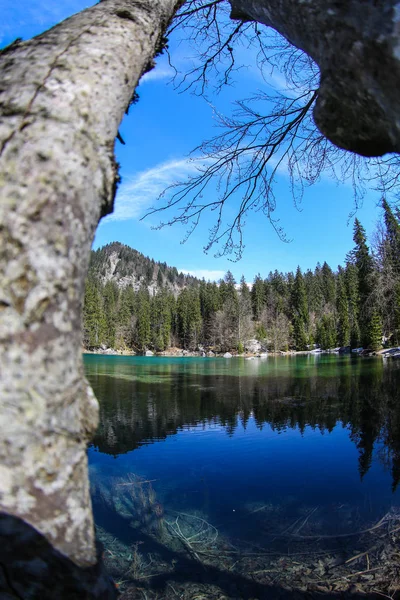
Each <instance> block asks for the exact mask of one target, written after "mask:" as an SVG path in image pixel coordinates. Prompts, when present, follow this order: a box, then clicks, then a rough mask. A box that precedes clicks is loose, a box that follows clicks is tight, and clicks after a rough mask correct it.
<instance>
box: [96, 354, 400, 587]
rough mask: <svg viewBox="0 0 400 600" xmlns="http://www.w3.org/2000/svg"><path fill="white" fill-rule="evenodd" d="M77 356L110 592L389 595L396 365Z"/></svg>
mask: <svg viewBox="0 0 400 600" xmlns="http://www.w3.org/2000/svg"><path fill="white" fill-rule="evenodd" d="M84 363H85V369H86V374H87V377H88V379H89V381H90V383H91V385H92V386H93V389H94V391H95V393H96V395H97V397H98V399H99V401H100V426H99V429H98V432H97V434H96V436H95V438H94V440H93V444H92V445H91V447H90V448H89V451H88V453H89V465H90V476H91V485H92V497H93V505H94V512H95V519H96V524H97V527H98V535H99V537H100V539H101V540H102V542H103V544H104V545H105V559H106V562H107V563H108V567H109V569H110V572H111V574H112V575H113V576H114V578H115V579H116V580H118V582H119V585H120V587H121V591H122V592H123V593H124V597H126V598H131V597H132V598H134V597H135V598H141V597H143V598H144V597H145V596H146V597H147V598H167V597H168V598H169V597H171V598H173V597H181V598H188V599H189V598H195V597H204V598H222V597H226V598H264V597H265V598H274V597H276V598H278V597H279V598H280V597H285V594H293V593H296V594H300V596H301V595H302V594H308V593H310V592H312V591H313V590H314V591H315V589H314V588H315V587H317V588H318V587H319V588H321V589H320V590H319V592H320V593H347V592H349V593H350V591H349V590H350V588H351V586H352V585H355V584H356V585H360V586H361V588H360V590H361V591H367V592H368V593H369V594H370V595H371V593H374V591H376V592H379V593H387V592H389V591H390V590H389V588H388V585H389V584H387V583H385V581H386V579H387V574H385V573H383V572H382V571H383V569H382V559H381V558H380V555H379V553H382V552H386V555H388V543H389V542H390V540H392V541H393V536H394V534H393V533H391V532H393V531H394V529H395V527H396V526H397V524H398V516H397V511H398V507H399V506H400V502H399V494H398V491H397V484H398V481H399V478H400V407H399V405H398V404H399V403H398V401H399V392H398V389H399V383H400V369H399V365H398V363H396V362H395V361H393V362H387V361H382V359H381V358H379V357H378V358H367V359H365V358H364V359H361V358H358V357H354V356H329V355H328V356H327V355H323V356H313V355H306V356H295V357H269V358H268V359H258V360H257V359H256V360H252V361H247V360H245V359H242V358H234V359H231V360H223V359H213V358H164V357H162V358H160V357H151V358H145V357H119V356H118V357H114V356H96V355H88V356H85V358H84ZM383 533H384V535H382V534H383ZM377 536H378V538H379V539H378V541H377ZM379 540H380V541H379ZM377 544H378V546H379V544H380V546H379V548H378V550H376V549H375V554H376V557H375V556H374V555H373V552H371V551H370V554H371V556H370V555H369V554H368V552H367V551H368V548H369V547H370V546H374V545H375V546H376V545H377ZM393 544H394V542H393ZM394 551H395V549H394V550H393V552H394ZM363 552H365V554H364V555H363V556H362V557H361V558H359V559H357V558H356V559H354V560H353V561H351V562H350V563H347V562H346V561H348V560H349V559H351V558H352V557H354V556H357V553H358V554H363ZM389 554H390V553H389ZM387 558H388V556H387ZM389 558H390V557H389ZM362 561H364V562H362ZM367 561H368V564H367ZM373 561H375V562H373ZM372 562H373V565H372V566H371V563H372ZM386 562H387V566H388V568H389V562H390V561H389V560H387V561H386ZM343 565H344V566H343ZM368 565H369V568H367V566H368ZM350 568H352V569H353V570H352V573H357V572H358V571H366V572H367V575H368V577H369V579H367V580H366V583H365V582H364V581H363V578H364V577H365V574H364V573H363V574H361V575H357V576H355V579H352V577H354V575H351V574H350V571H349V569H350ZM332 569H333V571H332ZM343 569H347V570H345V571H343ZM372 569H373V570H372ZM370 571H371V572H370ZM378 574H379V576H380V579H379V578H378V577H377V575H378ZM336 576H337V578H338V581H336V582H335V583H333V582H334V580H335V577H336ZM346 577H347V579H346ZM371 577H372V579H371ZM385 577H386V579H385ZM391 579H392V580H393V575H391ZM335 586H336V587H335ZM363 586H364V587H363ZM368 586H369V587H368ZM385 586H386V587H385ZM383 587H384V589H383ZM141 590H143V591H141ZM174 590H175V592H176V595H175V592H174ZM316 592H318V589H317V590H316ZM353 592H354V590H353ZM135 594H136V595H135ZM300 596H299V597H300ZM290 597H294V596H293V595H291V596H290ZM302 597H303V596H302ZM304 597H308V596H304ZM332 597H334V596H332ZM377 597H378V596H377Z"/></svg>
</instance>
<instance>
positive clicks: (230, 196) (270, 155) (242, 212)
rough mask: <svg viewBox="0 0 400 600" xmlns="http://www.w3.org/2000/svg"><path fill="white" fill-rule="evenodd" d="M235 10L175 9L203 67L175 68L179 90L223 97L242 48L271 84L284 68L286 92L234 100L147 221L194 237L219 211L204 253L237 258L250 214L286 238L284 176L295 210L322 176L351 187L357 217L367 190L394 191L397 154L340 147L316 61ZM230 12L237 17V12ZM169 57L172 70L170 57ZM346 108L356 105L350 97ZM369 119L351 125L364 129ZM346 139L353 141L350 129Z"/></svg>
mask: <svg viewBox="0 0 400 600" xmlns="http://www.w3.org/2000/svg"><path fill="white" fill-rule="evenodd" d="M230 8H231V5H230V3H229V2H227V1H225V0H214V1H211V2H210V1H208V2H207V1H206V0H192V1H190V2H186V3H185V4H184V5H183V6H182V8H181V9H180V11H178V13H177V15H176V17H175V19H174V21H173V23H172V26H171V28H170V31H172V32H173V31H175V30H179V34H180V36H182V37H183V38H184V39H186V40H187V41H188V42H189V43H190V44H192V45H194V46H195V50H196V53H197V56H198V59H199V60H198V61H195V63H194V66H193V68H191V69H190V70H188V71H186V72H183V73H179V72H178V71H176V76H175V83H176V85H177V87H178V88H179V89H181V90H189V91H192V92H193V93H195V94H201V95H208V94H209V92H210V91H211V92H215V91H216V92H218V91H220V90H221V89H222V87H223V86H224V85H226V84H229V83H232V82H233V81H235V75H236V72H237V71H238V70H239V69H240V68H241V67H242V66H243V58H241V59H240V52H241V49H242V48H243V46H244V45H245V46H247V47H248V49H249V50H250V54H253V55H255V56H256V59H255V60H256V63H257V67H258V69H259V70H260V72H261V74H262V76H263V78H264V80H265V82H266V86H265V87H267V88H268V83H269V81H270V76H271V74H273V72H274V71H278V72H279V73H280V74H281V75H282V76H283V78H284V80H285V82H286V91H284V92H279V91H275V92H268V91H265V90H261V91H260V90H259V91H254V92H253V93H252V95H249V96H248V97H247V98H245V99H243V100H240V99H238V100H237V101H236V107H235V109H234V111H233V113H232V115H231V116H229V117H228V116H225V115H222V114H220V113H218V112H216V114H215V119H216V123H217V130H218V132H217V134H216V135H215V136H214V137H213V138H211V139H209V140H207V141H203V142H202V143H201V144H200V145H199V146H198V147H197V148H195V149H194V151H193V158H192V160H193V161H194V165H195V166H196V167H197V173H195V174H194V175H192V176H190V177H189V178H188V179H187V180H186V181H182V182H178V183H176V184H174V185H172V186H170V187H169V188H168V189H167V190H166V191H165V192H164V193H163V194H162V198H161V200H162V201H161V202H158V203H157V204H156V205H155V206H154V207H153V209H151V210H150V211H149V213H148V214H154V213H159V214H161V219H162V220H161V223H160V224H159V227H160V228H161V227H164V226H165V225H172V224H175V223H180V224H183V225H185V226H186V227H187V233H186V238H185V239H187V237H189V236H190V235H191V233H192V232H193V231H194V230H195V229H196V227H197V226H198V224H199V222H200V219H201V217H202V215H203V214H204V213H206V212H208V211H211V212H213V216H214V219H213V221H214V223H213V225H212V227H211V228H210V231H209V239H208V241H207V243H206V245H205V248H204V249H205V251H206V252H208V251H209V250H210V249H215V248H217V249H218V252H217V255H218V256H220V255H230V256H233V258H234V260H238V259H240V258H241V256H242V252H243V248H244V238H243V230H244V225H245V222H246V218H247V216H248V215H249V212H250V211H260V212H261V213H263V214H264V215H265V216H266V218H267V219H268V220H269V221H270V223H271V224H272V226H273V227H274V229H275V230H276V232H277V233H278V235H279V237H280V238H281V239H282V240H285V239H286V236H285V231H284V224H283V227H282V225H281V224H280V223H279V221H278V220H277V219H276V218H275V216H274V211H275V209H276V206H277V203H276V191H275V190H276V187H277V176H278V174H279V172H280V171H285V172H286V173H287V175H288V176H289V180H290V188H291V192H292V195H293V198H294V202H295V204H298V203H299V202H300V201H301V199H302V196H303V193H304V190H305V188H306V187H308V186H311V185H314V184H315V183H316V182H318V180H319V179H320V177H321V175H322V174H325V175H327V176H328V177H330V178H331V179H333V180H336V181H337V182H346V183H348V184H350V185H351V186H352V188H353V195H354V209H355V210H356V209H357V208H358V207H359V206H360V204H361V202H362V199H363V197H364V195H365V193H366V191H367V190H368V189H374V190H378V191H379V192H380V193H381V194H387V195H388V194H390V195H392V196H393V195H396V194H397V192H398V175H399V157H398V155H397V154H391V155H387V156H386V157H380V156H379V157H374V156H372V157H364V156H360V155H359V154H356V153H353V152H349V151H347V150H344V149H343V148H340V147H339V146H337V145H335V144H333V143H332V142H331V141H330V140H329V139H328V138H327V137H326V136H325V135H323V134H322V133H321V131H320V130H319V129H318V127H317V125H316V122H315V119H314V115H315V112H316V111H317V110H318V106H319V105H320V104H321V85H320V71H319V68H318V65H317V64H316V62H315V61H314V60H313V58H312V57H311V56H309V55H308V54H306V53H305V52H304V51H303V50H300V49H299V48H297V47H296V46H293V45H292V44H291V43H288V42H287V40H286V39H285V38H283V37H281V36H280V35H278V34H277V33H276V32H274V31H273V30H272V29H271V28H265V27H264V28H263V27H260V25H259V23H258V22H257V21H249V20H247V19H246V20H239V21H238V20H234V21H232V20H231V19H229V18H228V15H229V13H230ZM233 15H234V16H236V17H238V14H237V13H235V12H233ZM242 16H243V15H242ZM238 56H239V59H238ZM170 60H171V62H172V65H173V57H171V59H170ZM354 101H356V97H354ZM346 102H347V101H346ZM348 105H349V106H350V107H351V106H353V105H352V104H351V102H350V100H349V101H348V104H346V105H345V106H346V107H347V106H348ZM349 110H350V108H349ZM364 115H365V112H363V113H362V114H361V117H360V119H358V120H357V119H353V121H354V122H355V123H356V124H357V123H359V122H361V120H362V118H363V117H364ZM335 123H336V125H337V124H338V123H339V124H343V121H341V120H337V121H335ZM343 132H344V133H343V134H346V135H347V132H349V129H348V128H347V126H344V127H343ZM370 132H371V135H375V133H376V130H375V129H374V128H372V129H371V128H370ZM350 133H351V132H350ZM358 139H361V138H358ZM371 143H372V142H371ZM342 145H343V146H344V144H342ZM372 145H373V144H372ZM376 148H378V147H377V146H376ZM370 154H373V153H372V152H370ZM377 154H379V152H377ZM215 191H217V193H215ZM228 204H229V205H231V206H232V205H234V206H235V207H236V208H235V209H234V210H235V217H234V218H233V219H232V217H230V218H228V217H226V215H227V214H228V215H229V213H230V212H231V211H229V210H228V211H226V208H227V205H228Z"/></svg>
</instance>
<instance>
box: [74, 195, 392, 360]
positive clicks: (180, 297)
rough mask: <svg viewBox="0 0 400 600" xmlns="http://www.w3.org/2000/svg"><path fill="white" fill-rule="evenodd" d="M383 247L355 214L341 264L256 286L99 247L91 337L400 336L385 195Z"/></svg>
mask: <svg viewBox="0 0 400 600" xmlns="http://www.w3.org/2000/svg"><path fill="white" fill-rule="evenodd" d="M382 208H383V222H382V224H381V225H380V226H379V227H378V231H377V233H376V240H375V243H374V252H371V250H370V248H369V246H368V244H367V239H366V234H365V230H364V228H363V227H362V225H361V223H360V222H359V220H358V219H355V222H354V235H353V240H354V244H355V245H354V248H353V249H352V250H351V252H349V253H348V255H347V257H346V264H345V266H343V267H341V266H340V267H339V268H338V270H337V271H336V272H334V271H333V270H332V269H331V267H330V266H329V265H328V264H327V263H326V262H324V264H323V265H322V266H321V265H320V264H317V266H316V268H315V269H314V271H311V270H308V271H306V272H305V273H302V271H301V269H300V267H298V268H297V271H296V273H286V274H283V273H279V272H278V271H274V272H270V273H269V275H268V277H267V278H266V279H262V277H261V276H260V275H257V276H256V277H255V279H254V281H253V284H252V287H251V290H250V289H249V286H248V285H247V283H246V281H245V279H244V277H242V279H241V281H240V285H237V284H236V281H235V279H234V278H233V275H232V273H230V272H229V271H228V273H227V274H226V275H225V278H224V279H223V280H221V281H220V282H219V283H218V284H217V283H210V282H206V281H204V280H202V281H200V280H198V279H196V278H194V277H190V276H187V275H184V274H182V273H178V271H177V270H176V269H175V268H170V267H168V266H167V265H166V264H165V263H156V262H154V261H153V260H150V259H148V258H146V257H144V256H143V255H142V254H140V253H139V252H137V251H136V250H132V249H131V248H129V247H127V246H123V245H122V244H119V243H113V244H109V245H108V246H105V247H104V248H102V249H100V250H98V251H96V252H93V253H92V258H91V265H90V269H89V276H88V278H87V281H86V291H85V305H84V313H83V316H84V323H83V331H84V340H83V341H84V345H85V347H86V348H89V349H92V348H97V347H99V346H100V345H102V344H105V345H106V346H108V347H113V348H116V349H129V348H131V349H133V350H135V351H139V352H141V351H144V350H146V349H153V350H155V351H163V350H166V349H167V348H169V347H170V346H177V347H180V348H184V349H187V350H196V349H198V347H199V346H201V347H204V348H212V349H214V350H216V351H227V350H237V351H238V352H242V351H243V349H244V347H245V343H246V341H247V340H249V339H251V338H253V337H256V338H257V339H258V340H259V341H261V342H262V343H263V344H264V346H265V347H266V348H268V349H269V350H272V351H279V350H287V349H289V348H293V349H296V350H305V349H308V348H310V347H311V346H312V345H313V344H317V345H319V346H320V347H321V348H324V349H326V348H333V347H337V346H341V347H344V346H351V347H352V348H357V347H364V348H370V349H372V350H376V349H378V348H380V347H381V346H382V342H384V343H386V344H387V345H398V344H399V343H400V213H399V211H398V210H397V211H393V210H392V209H391V207H390V206H389V204H388V203H387V202H386V200H383V201H382Z"/></svg>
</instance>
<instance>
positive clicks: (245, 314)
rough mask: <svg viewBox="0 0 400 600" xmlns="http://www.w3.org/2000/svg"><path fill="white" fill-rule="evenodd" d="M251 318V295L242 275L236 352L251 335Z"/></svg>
mask: <svg viewBox="0 0 400 600" xmlns="http://www.w3.org/2000/svg"><path fill="white" fill-rule="evenodd" d="M252 316H253V315H252V306H251V293H250V290H249V286H248V285H247V283H246V280H245V278H244V275H242V278H241V280H240V290H239V297H238V335H237V337H238V352H240V350H239V346H240V348H242V347H243V343H242V342H244V341H246V339H247V338H248V337H250V335H251V332H252V329H253V326H252ZM242 352H243V350H242Z"/></svg>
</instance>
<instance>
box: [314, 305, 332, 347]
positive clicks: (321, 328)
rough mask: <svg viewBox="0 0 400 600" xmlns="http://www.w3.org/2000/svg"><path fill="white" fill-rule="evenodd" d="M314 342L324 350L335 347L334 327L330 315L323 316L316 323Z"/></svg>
mask: <svg viewBox="0 0 400 600" xmlns="http://www.w3.org/2000/svg"><path fill="white" fill-rule="evenodd" d="M316 340H317V343H318V344H319V345H320V346H321V348H323V349H324V350H328V349H329V348H334V347H335V346H336V327H335V320H334V317H333V315H332V314H329V315H323V317H322V319H321V320H320V322H319V323H318V326H317V334H316Z"/></svg>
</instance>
